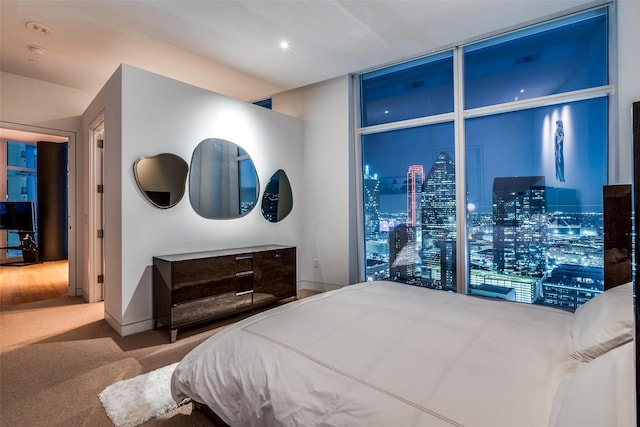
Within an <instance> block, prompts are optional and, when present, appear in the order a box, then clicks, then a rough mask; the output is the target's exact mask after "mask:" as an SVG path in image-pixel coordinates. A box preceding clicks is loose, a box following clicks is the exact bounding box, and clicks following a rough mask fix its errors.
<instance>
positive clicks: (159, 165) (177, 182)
mask: <svg viewBox="0 0 640 427" xmlns="http://www.w3.org/2000/svg"><path fill="white" fill-rule="evenodd" d="M188 171H189V165H188V164H187V162H186V161H184V160H183V159H182V158H181V157H179V156H176V155H175V154H169V153H162V154H158V155H156V156H152V157H140V158H139V159H138V160H136V161H135V163H134V164H133V175H134V176H135V179H136V183H137V184H138V188H140V191H142V194H143V195H144V196H145V198H146V199H147V200H148V201H149V202H150V203H151V204H152V205H153V206H155V207H157V208H161V209H168V208H170V207H173V206H175V205H176V204H178V202H179V201H180V200H182V196H184V188H185V183H186V182H187V173H188Z"/></svg>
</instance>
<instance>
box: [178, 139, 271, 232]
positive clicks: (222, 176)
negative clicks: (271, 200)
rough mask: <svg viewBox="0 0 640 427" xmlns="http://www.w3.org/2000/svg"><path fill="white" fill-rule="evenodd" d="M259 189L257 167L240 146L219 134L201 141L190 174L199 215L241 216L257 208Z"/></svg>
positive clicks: (190, 197)
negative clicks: (219, 136)
mask: <svg viewBox="0 0 640 427" xmlns="http://www.w3.org/2000/svg"><path fill="white" fill-rule="evenodd" d="M259 191H260V183H259V181H258V174H257V173H256V168H255V166H254V164H253V161H252V160H251V157H250V156H249V154H247V152H246V151H244V150H243V149H242V148H241V147H240V146H238V145H236V144H234V143H233V142H230V141H226V140H224V139H217V138H208V139H205V140H204V141H202V142H200V144H198V146H197V147H196V149H195V150H194V152H193V157H192V158H191V172H190V174H189V200H190V201H191V206H192V207H193V209H194V210H195V211H196V212H197V213H198V215H200V216H202V217H204V218H209V219H232V218H239V217H241V216H244V215H246V214H248V213H249V212H250V211H251V210H252V209H253V208H254V206H255V205H256V203H257V201H258V194H259Z"/></svg>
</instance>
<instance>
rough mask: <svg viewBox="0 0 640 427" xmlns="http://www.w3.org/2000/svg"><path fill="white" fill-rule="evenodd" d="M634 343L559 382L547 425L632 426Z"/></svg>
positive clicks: (634, 392) (634, 404)
mask: <svg viewBox="0 0 640 427" xmlns="http://www.w3.org/2000/svg"><path fill="white" fill-rule="evenodd" d="M634 347H635V343H634V342H630V343H627V344H625V345H622V346H620V347H618V348H616V349H614V350H611V351H609V352H607V353H606V354H603V355H602V356H600V357H598V358H596V359H594V360H593V361H591V362H589V363H586V364H583V365H582V366H581V367H580V368H578V370H577V371H576V372H575V373H574V374H573V375H572V376H571V377H569V378H567V379H565V380H564V381H563V382H561V383H560V386H559V387H558V391H557V392H556V396H555V398H554V400H553V405H552V407H551V416H550V418H549V427H567V426H580V427H605V426H606V427H609V426H611V427H613V426H615V427H635V425H636V387H635V377H636V375H635V362H634V353H635V352H634Z"/></svg>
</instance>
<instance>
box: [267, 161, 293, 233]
mask: <svg viewBox="0 0 640 427" xmlns="http://www.w3.org/2000/svg"><path fill="white" fill-rule="evenodd" d="M291 209H293V193H292V192H291V184H290V183H289V177H287V174H286V173H285V172H284V171H283V170H282V169H279V170H277V171H276V173H274V174H273V175H272V176H271V179H270V180H269V183H268V184H267V188H265V190H264V194H263V195H262V215H263V216H264V217H265V218H266V219H267V221H269V222H278V221H282V220H283V219H284V218H285V217H286V216H287V215H289V213H290V212H291Z"/></svg>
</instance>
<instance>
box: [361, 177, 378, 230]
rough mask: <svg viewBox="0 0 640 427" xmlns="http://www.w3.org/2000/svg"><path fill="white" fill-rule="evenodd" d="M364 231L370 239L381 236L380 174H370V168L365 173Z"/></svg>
mask: <svg viewBox="0 0 640 427" xmlns="http://www.w3.org/2000/svg"><path fill="white" fill-rule="evenodd" d="M364 229H365V235H366V236H367V238H368V239H372V238H373V239H377V238H378V237H379V235H380V181H379V180H378V174H374V175H371V174H370V173H369V166H365V172H364Z"/></svg>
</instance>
